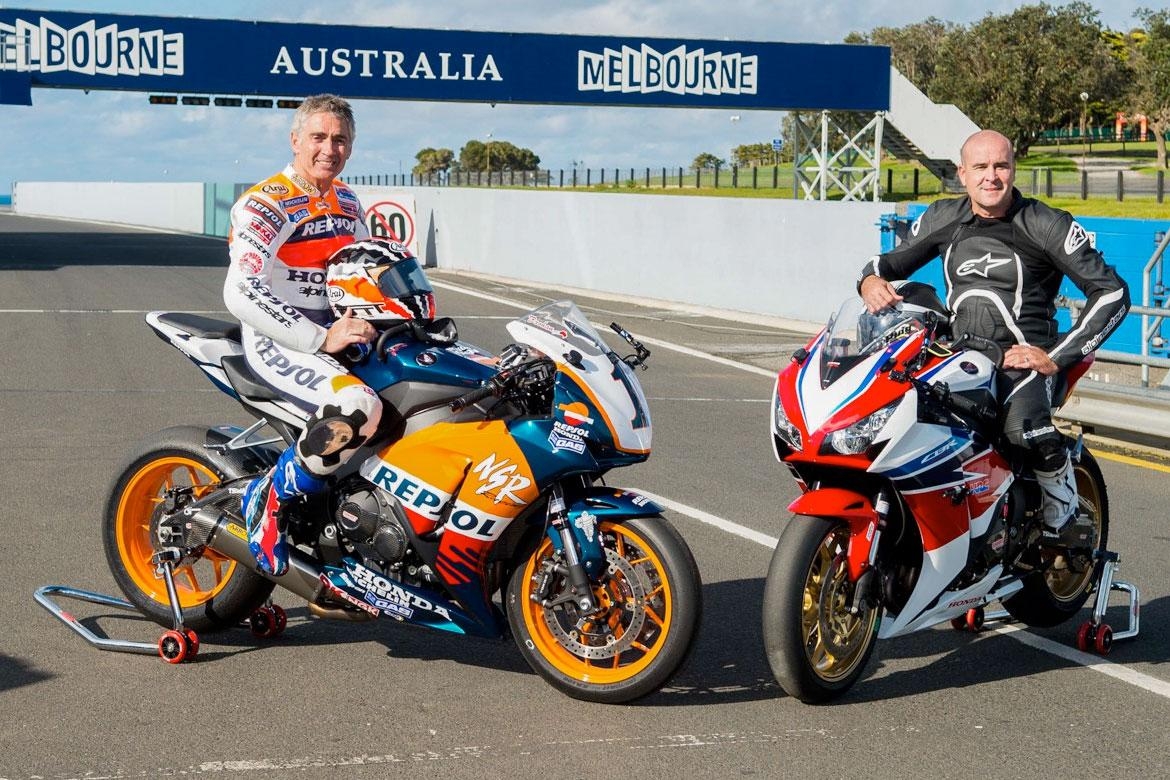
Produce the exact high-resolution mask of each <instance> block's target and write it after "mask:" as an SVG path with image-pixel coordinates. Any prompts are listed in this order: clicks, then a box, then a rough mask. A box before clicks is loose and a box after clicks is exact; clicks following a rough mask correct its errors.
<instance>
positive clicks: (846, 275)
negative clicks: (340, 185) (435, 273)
mask: <svg viewBox="0 0 1170 780" xmlns="http://www.w3.org/2000/svg"><path fill="white" fill-rule="evenodd" d="M357 191H358V193H359V195H360V196H361V198H362V201H363V203H365V202H369V201H371V200H373V199H375V198H379V197H384V196H386V195H388V194H389V193H390V192H391V191H390V190H387V189H385V188H377V187H358V188H357ZM410 192H411V193H412V194H413V195H414V198H415V204H416V205H415V207H416V210H417V222H418V230H419V254H420V256H421V257H422V258H423V259H424V260H430V259H434V260H435V261H436V263H437V265H438V266H439V267H440V268H451V269H458V270H468V271H476V272H480V273H486V274H493V275H497V276H505V277H511V278H515V279H524V280H531V281H536V282H544V283H549V284H556V285H563V286H569V287H579V288H584V289H589V290H600V291H605V292H610V293H618V294H623V295H631V296H638V297H644V298H654V299H658V300H667V301H677V302H681V303H687V304H692V305H697V306H711V307H716V308H721V309H732V310H736V311H743V312H750V313H757V314H765V315H771V316H779V317H786V318H790V319H797V320H805V321H811V322H818V323H819V322H823V321H824V319H825V318H826V317H827V316H828V314H829V313H830V312H831V311H832V310H833V309H835V308H836V305H837V303H839V302H840V300H841V299H842V298H844V297H845V296H846V295H847V294H849V292H850V291H852V290H853V286H854V284H855V283H856V279H857V272H858V269H860V267H861V265H862V263H864V262H865V259H866V258H868V257H869V256H871V255H873V254H875V253H876V252H877V251H878V249H879V247H880V236H879V232H878V228H877V225H878V222H879V219H880V216H881V215H882V214H885V213H889V212H891V211H892V210H893V206H892V205H891V204H888V203H885V204H883V203H814V202H807V201H791V200H776V199H770V198H767V199H765V198H761V199H754V198H721V197H683V196H672V195H632V194H631V195H626V194H617V193H580V192H559V191H552V192H549V191H543V192H540V191H533V190H489V191H484V190H477V189H472V188H446V187H443V188H415V189H412V190H410Z"/></svg>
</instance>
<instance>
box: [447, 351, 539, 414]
mask: <svg viewBox="0 0 1170 780" xmlns="http://www.w3.org/2000/svg"><path fill="white" fill-rule="evenodd" d="M555 372H556V368H555V364H554V363H553V361H552V360H550V359H548V358H547V357H544V356H543V355H541V356H540V357H537V358H533V359H532V360H527V361H525V362H523V363H519V364H517V365H515V366H512V367H510V368H505V369H503V370H502V371H500V372H499V373H498V374H496V375H495V376H493V377H492V378H491V379H489V380H487V381H486V382H484V383H483V386H482V387H477V388H475V389H474V390H472V391H470V392H467V393H464V394H463V395H461V396H459V397H458V398H456V399H454V400H452V401H451V402H450V403H448V406H449V407H450V408H451V411H453V412H461V411H463V410H464V409H466V408H467V407H469V406H471V405H472V404H474V403H478V402H479V401H482V400H483V399H485V398H487V397H489V396H493V395H494V396H502V395H504V394H505V393H518V394H521V395H523V394H525V393H531V392H533V390H534V388H541V387H545V386H546V383H551V381H552V376H553V374H554V373H555ZM549 386H551V385H549ZM537 392H539V391H537Z"/></svg>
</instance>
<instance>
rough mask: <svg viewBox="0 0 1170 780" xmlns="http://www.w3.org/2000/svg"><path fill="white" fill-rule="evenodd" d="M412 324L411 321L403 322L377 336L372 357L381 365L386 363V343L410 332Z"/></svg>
mask: <svg viewBox="0 0 1170 780" xmlns="http://www.w3.org/2000/svg"><path fill="white" fill-rule="evenodd" d="M413 324H414V322H413V320H405V321H403V322H400V323H398V324H397V325H391V326H390V327H389V328H386V330H384V331H382V332H381V333H380V334H379V335H378V340H377V341H375V342H374V356H375V357H377V358H378V360H379V361H381V362H382V363H385V362H386V342H387V341H389V340H390V339H392V338H394V337H395V336H398V335H400V334H402V333H406V332H407V331H408V330H411V326H412V325H413Z"/></svg>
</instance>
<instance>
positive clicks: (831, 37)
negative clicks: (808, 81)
mask: <svg viewBox="0 0 1170 780" xmlns="http://www.w3.org/2000/svg"><path fill="white" fill-rule="evenodd" d="M1049 3H1050V4H1051V5H1062V4H1063V3H1062V2H1060V0H1049ZM1026 4H1027V3H1021V2H1007V1H1006V0H983V1H982V2H980V1H979V0H938V1H936V2H932V1H931V0H919V2H914V3H910V2H905V0H867V2H864V3H858V2H855V1H854V0H814V1H812V2H810V0H561V1H560V2H557V0H493V1H485V0H429V2H423V1H422V0H415V1H414V2H400V1H398V0H394V1H391V2H378V1H377V0H330V2H328V3H321V2H308V1H307V0H284V1H283V2H281V3H267V4H261V3H246V4H245V3H239V2H227V1H226V0H202V2H198V3H195V2H183V1H181V0H170V1H169V2H161V1H156V0H106V2H87V0H59V2H54V3H38V2H31V1H30V2H15V3H0V8H14V9H21V10H24V9H27V10H34V11H45V10H51V11H77V12H83V13H117V14H147V15H152V16H179V17H182V16H186V17H199V18H206V19H243V18H248V19H256V20H259V21H271V22H301V23H306V24H330V23H332V24H346V25H368V26H394V27H406V28H424V29H450V30H489V31H507V32H533V33H567V32H571V33H574V34H585V35H612V36H647V37H672V38H684V39H685V38H702V39H729V40H733V41H735V40H741V41H777V42H791V43H840V42H841V41H842V40H843V39H844V37H845V36H846V35H848V34H849V33H850V32H868V31H870V30H872V29H874V28H875V27H883V26H884V27H901V26H904V25H907V24H912V23H914V22H919V21H922V20H923V19H925V18H928V17H932V16H933V17H937V18H939V19H942V20H945V21H949V22H954V23H958V24H970V23H972V22H975V21H978V20H979V19H981V18H983V17H984V16H986V15H988V14H996V15H998V14H1005V13H1010V12H1011V11H1012V10H1014V9H1015V8H1018V7H1019V6H1021V5H1026ZM1091 4H1092V5H1093V6H1094V7H1096V8H1097V10H1098V12H1099V14H1100V19H1101V21H1102V23H1103V24H1104V25H1105V26H1107V27H1110V28H1113V29H1129V28H1131V27H1133V26H1134V25H1136V24H1137V20H1136V19H1135V18H1134V12H1135V11H1136V10H1137V9H1138V8H1141V7H1143V6H1145V7H1150V6H1155V5H1158V4H1159V3H1158V1H1157V0H1145V1H1144V2H1143V1H1142V0H1108V1H1107V2H1106V1H1105V0H1093V2H1092V3H1091ZM253 15H254V16H253ZM32 100H33V105H32V106H31V107H28V106H4V105H0V148H3V149H4V150H5V153H4V154H3V155H2V156H0V195H3V194H6V193H8V192H10V191H11V186H12V183H13V182H16V181H162V182H167V181H169V182H179V181H225V182H254V181H257V180H260V179H263V178H265V177H267V176H269V175H271V174H272V173H274V172H276V171H278V170H280V169H281V168H283V167H284V165H285V164H286V163H287V162H288V161H289V159H290V157H291V155H290V152H289V146H288V132H289V122H290V120H291V118H292V112H291V111H287V110H278V109H271V110H263V109H244V108H215V107H206V108H205V107H190V106H152V105H150V104H148V103H147V95H146V93H141V92H136V93H116V92H101V91H93V92H90V93H88V94H87V93H85V92H82V91H80V90H64V89H62V90H55V89H34V90H33V95H32ZM354 110H355V114H356V121H357V126H358V134H357V139H356V142H355V145H354V153H353V156H352V158H351V159H350V161H349V164H348V166H347V168H346V171H345V173H346V175H363V174H366V175H369V174H398V173H409V172H410V169H411V168H412V167H413V165H414V164H415V155H416V154H417V153H418V151H419V150H421V149H423V148H426V147H433V148H444V147H445V148H449V149H451V150H453V151H454V152H455V154H456V155H458V153H459V150H460V148H462V146H463V145H464V144H465V143H466V142H467V141H468V140H471V139H479V140H481V141H487V140H488V139H489V138H490V139H492V140H501V141H509V142H511V143H513V144H515V145H516V146H518V147H525V148H528V149H531V150H532V151H534V152H535V153H536V154H537V155H538V156H539V157H540V159H541V167H542V168H551V169H553V170H557V169H565V170H569V169H571V168H572V167H573V165H574V163H577V165H578V166H579V167H588V168H591V169H594V170H596V169H599V168H603V167H604V168H608V169H610V170H612V169H614V168H630V167H634V168H639V169H641V168H645V167H650V168H652V169H654V168H661V167H663V166H666V167H668V168H675V167H678V166H687V165H689V164H690V162H691V161H692V160H693V159H694V158H695V157H696V155H698V154H700V153H702V152H710V153H712V154H715V155H716V156H717V157H721V158H723V159H730V158H731V150H732V149H733V148H735V147H736V146H739V145H741V144H750V143H761V142H768V141H770V140H771V139H772V138H775V137H777V136H778V135H779V127H780V122H781V120H782V115H781V114H780V112H776V111H742V110H735V111H729V110H725V109H703V110H696V109H665V108H657V109H655V108H609V107H607V108H590V107H579V106H527V105H507V104H499V105H496V106H494V107H493V106H491V105H488V104H479V103H435V102H414V101H375V100H358V101H354Z"/></svg>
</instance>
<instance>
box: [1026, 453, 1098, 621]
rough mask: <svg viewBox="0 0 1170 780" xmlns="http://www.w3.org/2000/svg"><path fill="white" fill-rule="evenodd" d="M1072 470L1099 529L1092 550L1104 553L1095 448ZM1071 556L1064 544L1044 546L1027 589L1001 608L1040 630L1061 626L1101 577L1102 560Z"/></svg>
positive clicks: (1085, 506) (1082, 507) (1083, 510)
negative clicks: (1098, 561)
mask: <svg viewBox="0 0 1170 780" xmlns="http://www.w3.org/2000/svg"><path fill="white" fill-rule="evenodd" d="M1073 473H1074V474H1075V475H1076V481H1077V496H1078V499H1077V500H1078V501H1079V502H1080V509H1079V511H1080V513H1081V514H1082V515H1087V516H1088V517H1089V519H1090V520H1091V521H1092V523H1093V527H1094V528H1095V529H1096V532H1097V544H1096V546H1095V548H1094V549H1095V550H1097V551H1100V552H1104V551H1105V550H1106V549H1107V548H1106V543H1107V542H1108V541H1109V496H1108V495H1107V494H1106V492H1105V478H1104V477H1103V476H1102V475H1101V467H1100V466H1099V465H1097V460H1096V458H1094V457H1093V454H1092V453H1091V452H1089V451H1088V450H1083V451H1082V452H1081V458H1080V460H1079V461H1078V462H1076V463H1074V464H1073ZM1072 556H1073V554H1070V553H1069V551H1067V550H1062V549H1060V548H1055V547H1051V548H1050V547H1043V548H1041V549H1040V551H1039V562H1040V570H1039V571H1038V572H1036V573H1034V574H1031V575H1029V576H1028V577H1027V578H1026V579H1025V580H1024V587H1023V588H1022V589H1021V590H1020V591H1019V592H1018V593H1016V594H1015V595H1014V596H1011V597H1010V598H1007V599H1005V600H1004V602H1003V607H1004V609H1006V610H1007V611H1008V614H1010V615H1011V616H1012V617H1014V618H1015V619H1016V620H1018V621H1020V622H1021V623H1024V624H1025V625H1029V626H1036V627H1039V628H1048V627H1051V626H1057V625H1060V624H1061V623H1063V622H1065V621H1066V620H1068V619H1069V618H1071V617H1073V616H1074V615H1076V614H1077V613H1078V612H1079V611H1080V609H1081V607H1083V606H1084V604H1085V602H1086V601H1087V600H1088V598H1089V596H1090V594H1092V593H1093V589H1094V587H1095V586H1096V584H1097V582H1098V581H1099V572H1098V569H1099V568H1100V564H1099V563H1094V562H1093V561H1092V560H1091V559H1090V558H1089V553H1088V551H1082V552H1081V553H1080V557H1081V561H1080V562H1079V565H1076V566H1074V565H1070V564H1071V563H1072V562H1071V561H1070V558H1072ZM1061 557H1063V558H1064V561H1063V563H1062V561H1061V560H1060V558H1061Z"/></svg>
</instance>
